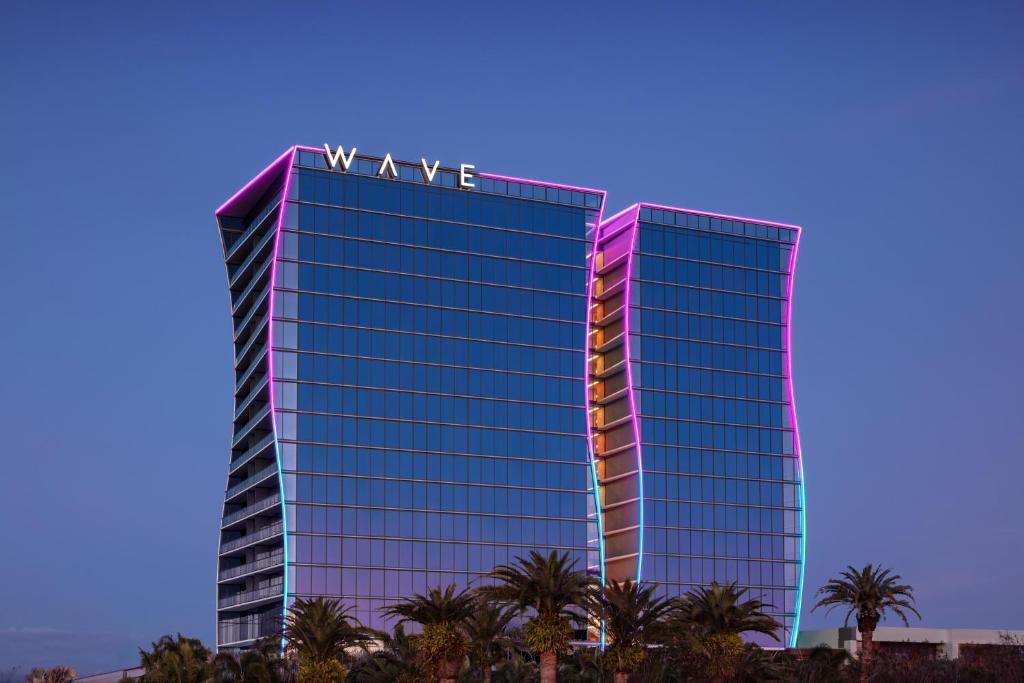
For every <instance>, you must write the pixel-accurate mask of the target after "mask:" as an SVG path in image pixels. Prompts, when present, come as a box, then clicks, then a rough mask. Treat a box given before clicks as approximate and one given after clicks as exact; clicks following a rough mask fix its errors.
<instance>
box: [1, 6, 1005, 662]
mask: <svg viewBox="0 0 1024 683" xmlns="http://www.w3.org/2000/svg"><path fill="white" fill-rule="evenodd" d="M300 4H301V7H299V5H300ZM371 5H372V6H371ZM616 5H618V3H616ZM0 101H2V102H3V104H2V106H0V131H2V135H3V144H2V145H0V154H2V155H3V159H2V160H3V164H2V166H0V169H2V170H0V199H2V205H3V207H4V211H3V213H2V216H3V219H2V220H3V233H2V234H3V236H4V243H3V246H4V249H3V267H2V268H0V285H2V287H3V288H2V291H3V292H4V296H3V307H4V321H5V323H4V324H3V325H2V326H0V358H2V359H3V361H4V371H3V380H2V381H0V419H2V428H3V436H4V440H3V443H4V447H3V461H2V462H3V475H2V476H0V483H2V487H3V493H2V495H0V516H2V518H3V520H4V522H3V524H2V527H0V528H2V531H0V538H2V547H3V558H4V560H3V562H2V563H0V605H2V606H3V607H2V608H0V665H2V666H10V665H14V664H30V663H37V662H36V661H32V662H27V661H22V660H23V659H24V658H25V657H27V655H24V654H21V655H19V654H18V653H26V652H29V651H30V650H29V647H30V645H27V644H26V643H34V644H35V646H37V647H41V648H43V649H42V651H43V652H48V653H49V654H51V655H52V656H53V658H59V659H64V660H65V661H68V663H71V664H75V665H77V666H79V668H80V669H82V670H88V669H96V668H103V667H116V666H120V665H123V664H129V663H131V662H132V661H134V656H133V654H132V653H133V652H134V644H135V643H138V642H143V641H149V640H152V639H154V638H156V637H158V636H159V635H160V634H162V633H164V632H168V631H175V630H181V631H183V632H185V633H188V634H192V635H195V636H199V637H201V638H203V639H204V640H206V641H212V640H213V625H214V621H213V609H214V589H213V585H214V572H215V557H214V555H215V549H216V544H217V522H218V516H219V512H220V505H221V497H222V493H223V490H224V476H225V468H226V462H227V457H228V451H227V442H228V437H229V419H230V413H231V393H230V392H231V353H232V352H231V342H230V323H229V314H228V300H227V294H226V291H225V276H224V267H223V263H222V261H221V253H220V243H219V240H218V236H217V232H216V229H215V227H214V221H213V215H212V214H213V209H214V208H215V207H216V206H217V205H218V204H220V202H221V201H223V200H224V199H225V198H226V197H227V196H229V195H230V194H231V193H232V192H234V191H235V190H236V189H237V188H238V187H239V186H240V185H241V184H242V183H244V182H245V181H246V180H247V179H248V178H249V177H251V176H252V175H253V174H254V173H255V172H257V171H258V170H260V169H261V168H262V167H263V166H264V165H265V164H267V163H268V162H269V161H270V160H272V159H273V158H274V157H275V156H276V155H278V154H279V153H280V152H281V151H282V150H283V149H284V148H285V147H286V146H289V145H291V144H293V143H301V144H308V145H321V144H323V143H325V142H330V143H332V144H338V143H341V144H344V145H346V147H347V146H349V145H357V146H358V147H359V148H360V149H361V150H365V151H366V152H376V153H383V152H387V151H390V152H392V153H393V154H394V155H396V156H398V157H404V158H412V159H418V158H419V157H420V156H426V157H428V158H440V159H442V160H447V161H450V162H452V163H455V162H459V161H466V162H473V163H475V164H476V165H477V167H478V168H479V169H480V170H487V171H492V172H497V173H505V174H510V175H526V176H531V177H538V178H545V179H549V180H555V181H565V182H571V183H578V184H582V185H587V186H593V187H602V188H607V189H608V191H609V208H610V209H612V210H617V209H618V208H621V207H622V206H625V205H626V204H628V203H631V202H633V201H635V200H648V201H653V202H662V203H666V204H677V205H683V206H688V207H694V208H701V209H707V210H713V211H723V212H727V213H737V214H741V215H750V216H756V217H761V218H766V219H776V220H781V221H785V222H792V223H798V224H800V225H803V226H805V230H804V240H803V244H802V247H801V250H800V261H799V263H798V267H797V279H796V294H795V309H794V316H795V328H794V335H793V340H794V346H795V357H794V375H795V380H796V396H797V404H798V409H799V416H800V423H801V426H802V435H803V445H804V452H805V463H806V475H807V482H808V485H807V504H808V508H809V511H808V526H809V538H808V543H807V548H808V562H807V590H808V593H809V594H813V592H814V590H815V589H816V588H817V587H818V586H819V585H821V583H822V581H823V580H824V579H825V578H826V577H828V576H830V575H832V574H834V573H835V572H836V571H837V570H839V569H840V568H842V567H843V566H844V565H846V564H847V563H853V564H863V563H866V562H882V563H885V564H887V565H891V566H893V567H894V568H896V569H897V570H898V571H899V572H901V573H902V574H903V575H904V576H905V577H906V578H907V579H908V580H909V581H910V582H911V583H913V584H914V585H915V586H916V587H917V592H918V598H919V603H920V608H921V611H922V613H923V614H924V623H925V624H926V625H932V626H960V627H1003V628H1011V627H1016V628H1024V616H1022V614H1021V612H1020V606H1021V605H1022V604H1024V582H1022V581H1021V580H1020V567H1021V566H1022V564H1024V525H1022V522H1021V515H1020V503H1019V501H1020V484H1021V481H1022V480H1024V419H1022V417H1021V407H1022V399H1021V393H1022V390H1024V370H1022V367H1024V361H1022V349H1024V322H1022V317H1024V316H1022V310H1024V306H1022V304H1021V298H1020V297H1021V292H1022V291H1024V276H1022V268H1021V258H1022V257H1021V254H1022V253H1024V226H1022V224H1021V218H1020V212H1021V207H1020V201H1021V197H1022V189H1024V181H1022V169H1024V167H1022V156H1024V154H1022V153H1024V133H1022V125H1021V122H1022V121H1024V6H1022V5H1021V4H1020V3H1012V2H996V3H988V2H970V3H964V2H921V3H916V4H915V3H889V2H877V3H820V2H806V3H764V2H748V3H732V2H728V3H677V2H673V3H665V4H663V5H659V4H653V3H645V2H631V3H624V4H621V5H619V6H613V5H612V4H611V3H609V4H608V5H603V4H601V3H575V4H573V3H566V4H565V5H563V4H561V3H550V2H543V3H533V2H518V3H493V2H479V1H478V2H473V3H466V2H432V3H416V4H415V5H413V4H412V3H409V6H408V7H405V8H402V9H401V10H400V9H399V8H398V7H397V3H354V2H353V3H340V2H310V3H287V2H275V3H219V2H203V3H187V2H178V3H161V4H154V3H128V2H125V3H82V2H76V3H66V4H60V3H52V2H34V3H18V4H17V5H15V4H13V3H12V4H11V5H10V6H7V7H5V11H4V18H3V21H2V23H0ZM836 621H837V620H836V618H834V617H833V618H831V619H826V618H825V617H823V616H821V615H820V614H818V613H816V614H812V615H807V614H806V611H805V617H804V622H803V625H804V626H805V627H813V626H822V625H826V624H834V623H836ZM9 629H17V631H10V630H9ZM94 643H102V645H94ZM89 649H92V650H99V652H97V653H96V655H97V656H96V657H94V658H93V659H91V660H87V659H86V655H85V654H82V652H81V651H83V650H89Z"/></svg>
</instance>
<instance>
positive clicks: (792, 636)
mask: <svg viewBox="0 0 1024 683" xmlns="http://www.w3.org/2000/svg"><path fill="white" fill-rule="evenodd" d="M790 227H792V228H795V229H796V239H795V240H794V241H793V250H792V251H791V252H790V254H789V284H788V286H787V287H786V398H788V399H789V401H788V403H789V423H790V425H792V427H793V450H794V452H795V455H796V460H797V465H798V466H799V468H800V572H799V576H798V578H797V589H796V597H795V598H794V600H793V612H794V616H793V625H792V627H791V628H790V633H789V647H796V640H797V636H798V635H799V631H800V606H801V603H802V602H803V594H804V570H805V568H806V565H807V497H806V493H805V490H804V458H803V449H802V448H801V446H800V428H799V427H798V425H797V420H796V397H795V394H794V391H793V341H792V340H793V277H794V273H795V271H796V253H797V250H798V249H799V248H800V234H801V231H800V228H799V227H797V226H790Z"/></svg>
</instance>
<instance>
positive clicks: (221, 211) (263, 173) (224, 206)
mask: <svg viewBox="0 0 1024 683" xmlns="http://www.w3.org/2000/svg"><path fill="white" fill-rule="evenodd" d="M294 149H295V148H294V147H293V148H290V149H288V150H285V152H284V154H282V155H281V156H279V157H278V158H276V159H274V160H273V161H272V162H270V164H269V165H268V166H267V167H266V168H265V169H263V170H262V171H260V172H259V175H257V176H256V177H255V178H253V179H252V180H250V181H249V182H247V183H246V184H245V185H243V186H242V189H240V190H239V191H238V192H236V193H234V194H233V195H231V197H230V198H229V199H228V200H227V201H226V202H224V203H223V204H221V205H220V206H219V207H217V210H216V211H214V212H213V213H214V215H216V216H223V215H225V214H226V212H227V210H228V209H229V208H230V207H231V205H232V204H234V203H235V202H236V201H237V200H238V198H239V197H242V196H244V195H245V194H246V193H247V192H248V191H249V190H250V188H252V186H253V185H255V184H257V183H259V182H260V181H262V180H263V179H265V178H266V177H267V176H268V175H270V174H271V173H273V172H274V171H276V170H277V166H278V164H280V163H281V162H282V161H284V159H285V157H287V156H288V155H290V154H291V155H294Z"/></svg>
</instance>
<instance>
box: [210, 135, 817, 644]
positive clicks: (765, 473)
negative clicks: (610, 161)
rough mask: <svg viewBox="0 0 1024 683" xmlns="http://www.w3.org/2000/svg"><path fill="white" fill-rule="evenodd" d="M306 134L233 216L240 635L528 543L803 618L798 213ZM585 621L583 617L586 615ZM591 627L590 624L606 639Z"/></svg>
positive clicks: (231, 554) (471, 572) (229, 212)
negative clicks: (522, 172) (473, 165)
mask: <svg viewBox="0 0 1024 683" xmlns="http://www.w3.org/2000/svg"><path fill="white" fill-rule="evenodd" d="M434 168H435V170H434V172H431V169H430V168H429V167H428V166H427V164H426V162H425V161H424V162H422V164H421V163H415V164H413V163H407V162H401V161H397V160H395V161H392V160H391V157H390V156H388V157H385V158H383V159H382V158H380V157H371V156H364V155H356V154H355V150H352V151H351V152H350V156H348V157H345V156H343V155H342V156H338V155H336V154H332V153H327V154H325V150H323V149H313V148H306V147H293V148H291V149H289V150H288V151H287V152H285V154H283V155H282V156H281V157H279V158H278V159H277V160H276V161H274V162H273V163H272V164H271V165H270V166H268V167H267V168H266V169H265V170H264V171H263V172H262V173H260V174H259V175H258V176H257V177H255V178H254V179H253V180H252V181H250V182H249V183H248V184H247V185H246V186H245V187H243V188H242V189H241V190H239V191H238V192H237V193H236V194H235V195H234V196H233V197H231V199H229V200H228V201H227V202H226V203H225V204H224V205H223V206H221V207H220V208H219V209H218V210H217V212H216V217H217V222H218V227H219V230H220V234H221V238H222V242H223V247H224V258H225V263H226V266H227V275H228V286H229V290H230V295H231V314H232V321H233V335H234V355H235V358H234V368H235V374H234V380H235V409H234V419H233V428H232V436H231V455H230V461H229V465H228V479H227V485H226V491H225V498H224V508H223V515H222V519H221V538H220V546H219V553H218V575H217V623H218V634H217V639H218V646H219V647H220V648H239V647H245V646H247V645H250V644H251V643H252V642H253V641H254V640H256V639H258V638H261V637H264V636H268V635H271V634H274V633H276V632H277V631H278V630H279V629H280V626H281V620H282V617H283V615H284V614H285V613H286V612H287V609H288V605H289V604H290V603H291V602H292V601H293V600H294V599H295V598H297V597H311V596H329V597H337V598H339V599H340V600H342V601H343V602H345V603H346V604H348V605H349V606H350V607H352V608H353V609H354V611H355V614H356V616H358V617H359V619H360V620H362V621H363V622H364V623H366V624H367V625H370V626H373V627H377V628H386V627H387V626H389V624H387V623H385V620H384V619H383V618H382V616H381V612H382V608H383V607H385V606H386V605H387V604H389V602H392V601H394V600H396V599H399V598H402V597H404V596H408V595H410V594H412V593H422V592H425V591H426V590H427V589H429V588H431V587H434V586H437V585H444V584H448V583H454V584H456V585H457V586H458V587H460V588H461V587H465V586H467V585H469V584H470V583H471V582H473V581H475V580H477V579H479V578H480V577H481V576H482V575H483V574H485V573H486V572H488V571H489V570H490V569H491V568H492V567H493V566H494V565H496V564H502V563H509V562H513V561H514V560H515V559H516V557H517V556H523V555H526V554H528V553H529V551H530V550H539V551H541V552H547V551H550V550H556V551H559V552H566V553H569V555H570V556H571V558H572V559H573V560H575V561H576V562H577V567H579V568H580V569H586V570H587V571H589V572H591V573H593V574H594V575H595V576H600V577H601V578H602V579H604V578H612V579H620V580H621V579H625V578H634V579H636V578H640V579H642V580H644V581H652V582H655V583H657V584H658V586H659V590H660V591H661V592H662V593H663V594H665V595H669V596H674V595H678V594H680V593H683V592H685V591H686V590H688V589H689V588H691V587H692V586H694V585H701V584H707V583H710V582H711V581H712V580H716V581H719V582H731V581H737V582H738V583H739V584H740V585H741V586H745V587H749V588H750V589H751V592H752V593H753V594H754V595H757V596H760V597H761V598H762V599H763V600H765V601H766V602H768V603H770V604H772V605H773V606H774V607H773V610H774V612H775V614H776V616H777V617H778V618H779V619H780V621H782V622H783V624H784V625H785V631H786V632H785V633H783V634H780V638H782V640H783V644H785V643H786V641H788V640H791V639H792V638H795V634H796V620H797V617H798V614H799V605H800V587H801V584H802V558H803V526H804V525H803V504H802V501H803V491H802V476H801V474H802V468H801V464H800V448H799V439H798V437H797V433H796V419H795V412H794V409H793V398H792V384H791V380H790V372H789V365H790V364H789V310H790V293H791V275H792V270H793V264H794V258H795V254H796V246H797V241H798V238H799V234H800V233H799V228H797V227H795V226H789V225H783V224H777V223H769V222H765V221H755V220H751V219H743V218H734V217H728V216H721V215H716V214H709V213H705V212H699V211H691V210H683V209H669V208H666V207H658V206H654V205H649V204H635V205H633V206H630V207H629V208H627V209H625V210H624V211H622V212H620V213H618V214H616V215H615V216H612V217H610V218H608V219H606V220H604V221H603V222H602V215H601V214H602V210H603V206H604V197H605V193H604V192H603V191H600V190H590V189H586V188H578V187H571V186H566V185H555V184H551V183H544V182H539V181H531V180H524V179H518V178H509V177H504V176H497V175H493V174H487V173H475V171H474V172H473V174H470V175H468V176H467V175H466V171H465V169H455V168H445V167H434ZM581 635H582V634H581ZM593 636H594V634H591V637H593Z"/></svg>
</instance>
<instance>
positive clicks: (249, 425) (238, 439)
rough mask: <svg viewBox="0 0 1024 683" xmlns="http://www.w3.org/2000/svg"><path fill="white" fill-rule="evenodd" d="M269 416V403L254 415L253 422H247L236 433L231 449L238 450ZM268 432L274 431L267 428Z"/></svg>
mask: <svg viewBox="0 0 1024 683" xmlns="http://www.w3.org/2000/svg"><path fill="white" fill-rule="evenodd" d="M268 415H270V404H269V403H268V404H267V405H265V406H263V408H261V409H260V410H259V411H258V412H257V413H256V414H255V415H253V417H252V419H251V420H249V421H248V422H246V423H245V425H243V426H242V428H241V429H239V430H238V431H237V432H235V436H234V438H233V439H232V441H231V447H232V448H237V447H238V445H239V444H240V443H242V442H243V441H245V438H246V437H247V436H249V434H250V433H251V432H252V431H253V429H255V428H256V427H257V426H258V425H259V424H260V422H262V421H263V420H265V419H266V417H267V416H268ZM267 430H268V431H272V430H271V428H270V427H267Z"/></svg>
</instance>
